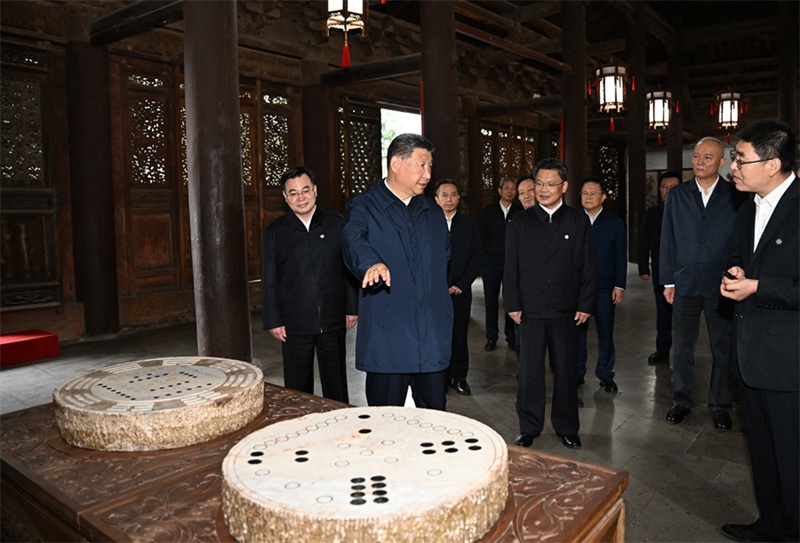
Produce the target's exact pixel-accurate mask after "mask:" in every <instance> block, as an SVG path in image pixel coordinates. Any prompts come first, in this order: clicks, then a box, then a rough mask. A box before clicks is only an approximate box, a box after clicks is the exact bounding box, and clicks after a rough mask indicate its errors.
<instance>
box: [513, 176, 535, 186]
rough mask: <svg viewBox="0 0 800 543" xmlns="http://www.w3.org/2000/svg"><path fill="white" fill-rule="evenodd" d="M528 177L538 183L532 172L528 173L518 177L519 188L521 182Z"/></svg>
mask: <svg viewBox="0 0 800 543" xmlns="http://www.w3.org/2000/svg"><path fill="white" fill-rule="evenodd" d="M526 179H530V180H531V181H533V182H534V183H536V178H535V177H534V175H533V174H532V173H528V174H525V175H523V176H522V177H520V178H519V179H517V188H519V184H520V183H522V182H523V181H525V180H526Z"/></svg>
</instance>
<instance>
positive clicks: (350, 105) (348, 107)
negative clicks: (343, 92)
mask: <svg viewBox="0 0 800 543" xmlns="http://www.w3.org/2000/svg"><path fill="white" fill-rule="evenodd" d="M339 113H340V115H341V117H340V122H339V156H338V164H339V168H338V169H339V174H340V176H341V177H340V180H341V181H340V189H341V194H342V196H343V197H344V200H345V203H347V202H349V201H350V199H351V198H352V197H353V196H356V195H358V194H361V193H362V192H364V191H366V190H367V189H369V188H370V187H372V185H373V184H374V183H375V182H376V181H377V180H379V179H380V177H381V110H380V109H378V108H376V107H370V106H366V105H362V104H358V103H355V102H353V101H351V100H349V99H348V98H345V99H344V100H343V104H342V107H341V108H340V109H339Z"/></svg>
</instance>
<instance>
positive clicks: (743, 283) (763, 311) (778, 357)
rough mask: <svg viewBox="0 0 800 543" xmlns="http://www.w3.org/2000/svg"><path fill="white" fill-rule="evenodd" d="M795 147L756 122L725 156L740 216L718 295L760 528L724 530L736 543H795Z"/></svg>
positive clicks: (798, 294) (798, 441) (798, 215)
mask: <svg viewBox="0 0 800 543" xmlns="http://www.w3.org/2000/svg"><path fill="white" fill-rule="evenodd" d="M797 158H798V151H797V138H796V136H795V134H794V133H793V132H792V129H791V128H790V127H789V125H787V124H785V123H783V122H782V121H777V120H772V119H765V120H761V121H757V122H755V123H753V124H751V125H750V126H748V127H746V128H745V129H743V130H742V131H741V132H740V133H739V141H738V143H737V144H736V147H735V150H734V151H732V152H731V160H732V161H733V162H732V164H731V171H732V172H733V182H734V183H735V184H736V188H738V189H739V190H740V191H743V192H752V193H755V196H754V197H753V199H751V200H748V201H747V202H746V203H745V204H744V205H743V206H742V208H741V210H740V211H739V214H738V217H737V223H736V234H735V243H734V248H733V254H732V255H731V261H730V264H731V267H729V268H728V270H727V272H726V273H727V276H725V277H723V278H722V285H721V286H720V293H721V294H722V296H725V297H726V298H730V299H732V300H734V301H735V302H736V319H735V322H736V349H737V354H738V361H739V371H740V374H741V386H740V392H741V397H742V408H743V409H742V410H743V414H744V429H745V434H746V435H747V444H748V446H749V448H750V462H751V465H752V469H753V483H754V487H755V493H756V503H757V504H758V511H759V518H758V519H757V520H756V521H755V522H754V523H752V524H726V525H724V526H723V527H722V533H723V534H724V535H725V536H726V537H729V538H730V539H733V540H734V541H798V536H799V534H798V514H799V513H800V503H798V497H799V496H800V475H798V468H799V467H800V452H799V451H800V290H799V289H798V283H800V187H799V186H798V181H797V178H796V176H795V174H794V170H795V168H796V167H797Z"/></svg>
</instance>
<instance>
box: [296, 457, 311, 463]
mask: <svg viewBox="0 0 800 543" xmlns="http://www.w3.org/2000/svg"><path fill="white" fill-rule="evenodd" d="M294 461H295V462H308V457H307V456H299V457H297V458H295V459H294Z"/></svg>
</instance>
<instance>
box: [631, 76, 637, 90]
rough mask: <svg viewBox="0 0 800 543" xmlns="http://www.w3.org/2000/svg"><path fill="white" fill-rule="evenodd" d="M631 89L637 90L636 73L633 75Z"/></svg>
mask: <svg viewBox="0 0 800 543" xmlns="http://www.w3.org/2000/svg"><path fill="white" fill-rule="evenodd" d="M631 90H632V91H635V90H636V76H635V75H634V76H633V77H631Z"/></svg>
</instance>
